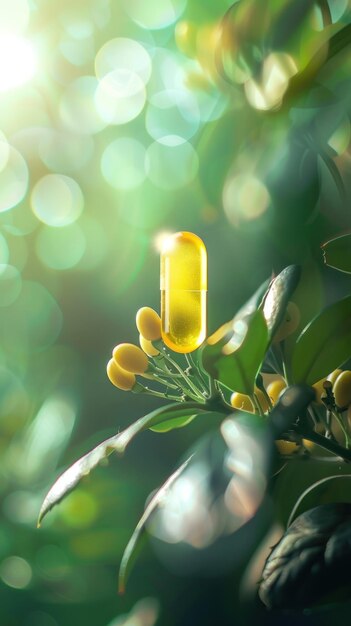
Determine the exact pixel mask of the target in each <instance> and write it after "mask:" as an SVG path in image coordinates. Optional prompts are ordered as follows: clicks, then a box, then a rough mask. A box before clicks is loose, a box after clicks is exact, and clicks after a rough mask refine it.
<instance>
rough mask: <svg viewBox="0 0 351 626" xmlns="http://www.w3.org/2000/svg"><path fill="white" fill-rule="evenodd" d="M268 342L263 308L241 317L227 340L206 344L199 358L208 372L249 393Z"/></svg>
mask: <svg viewBox="0 0 351 626" xmlns="http://www.w3.org/2000/svg"><path fill="white" fill-rule="evenodd" d="M267 345H268V330H267V325H266V322H265V319H264V317H263V313H262V311H260V310H258V311H255V312H254V313H253V314H252V315H251V317H250V318H248V319H246V321H243V320H240V323H238V324H237V325H236V330H235V332H233V334H232V337H231V338H230V340H229V341H228V342H227V343H226V344H225V345H223V343H222V342H219V343H217V344H214V345H206V346H205V347H204V348H203V350H202V362H203V365H204V367H205V369H206V371H207V372H209V374H211V375H212V376H213V377H214V378H215V379H217V380H219V381H220V382H221V383H223V384H224V385H226V386H227V387H229V388H230V389H233V390H235V391H238V392H240V393H245V394H248V395H250V394H252V393H253V389H254V385H255V380H256V376H257V374H258V372H259V369H260V367H261V364H262V361H263V358H264V355H265V353H266V349H267Z"/></svg>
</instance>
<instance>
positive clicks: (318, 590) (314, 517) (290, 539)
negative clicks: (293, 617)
mask: <svg viewBox="0 0 351 626" xmlns="http://www.w3.org/2000/svg"><path fill="white" fill-rule="evenodd" d="M350 559H351V504H350V503H337V504H324V505H321V506H317V507H316V508H314V509H311V510H309V511H307V512H306V513H303V514H302V515H300V516H299V517H298V518H297V519H296V520H295V521H294V522H293V523H292V524H291V526H290V527H289V528H288V530H287V531H286V533H285V534H284V536H283V537H282V539H281V540H280V541H279V543H278V544H277V545H276V546H275V547H274V548H273V550H272V552H271V554H270V556H269V557H268V559H267V561H266V564H265V567H264V570H263V574H262V580H261V584H260V588H259V596H260V598H261V600H262V602H264V604H265V605H266V606H267V607H269V608H271V609H302V608H304V607H309V606H312V605H314V604H316V603H322V602H323V601H325V600H327V599H329V596H330V594H331V593H332V592H335V591H337V590H339V589H344V588H345V587H347V586H349V585H350V586H351V568H350Z"/></svg>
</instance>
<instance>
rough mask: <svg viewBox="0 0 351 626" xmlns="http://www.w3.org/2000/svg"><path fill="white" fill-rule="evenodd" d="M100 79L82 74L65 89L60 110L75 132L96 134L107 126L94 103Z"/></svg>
mask: <svg viewBox="0 0 351 626" xmlns="http://www.w3.org/2000/svg"><path fill="white" fill-rule="evenodd" d="M98 85H99V83H98V81H97V79H96V78H95V77H94V76H80V77H79V78H77V79H76V80H74V81H73V82H71V83H70V84H69V85H68V87H67V88H66V90H65V91H64V93H63V95H62V98H61V101H60V105H59V112H60V116H61V119H62V121H63V123H64V124H65V126H66V127H67V128H69V129H70V130H73V131H74V132H75V133H81V134H83V135H84V134H88V135H90V134H95V133H98V132H100V131H101V130H102V129H103V128H105V126H106V121H105V120H104V119H103V118H102V117H101V115H99V113H98V112H97V110H96V107H95V104H94V98H95V94H96V90H97V88H98Z"/></svg>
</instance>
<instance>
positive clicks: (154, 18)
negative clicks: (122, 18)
mask: <svg viewBox="0 0 351 626" xmlns="http://www.w3.org/2000/svg"><path fill="white" fill-rule="evenodd" d="M185 7H186V0H157V2H141V1H140V0H123V8H124V10H125V11H126V13H127V14H128V15H129V17H130V18H131V19H132V20H133V21H134V22H135V23H136V24H138V25H139V26H141V27H142V28H146V29H151V30H158V29H160V28H165V27H166V26H169V25H170V24H173V23H174V22H175V21H176V20H177V19H178V18H179V17H180V15H181V14H182V13H183V11H184V9H185Z"/></svg>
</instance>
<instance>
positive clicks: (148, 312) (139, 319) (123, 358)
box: [107, 307, 161, 391]
mask: <svg viewBox="0 0 351 626" xmlns="http://www.w3.org/2000/svg"><path fill="white" fill-rule="evenodd" d="M136 325H137V329H138V331H139V333H140V335H139V341H140V346H141V347H140V348H139V346H136V345H134V344H132V343H120V344H119V345H118V346H116V347H115V348H114V349H113V352H112V359H110V360H109V362H108V364H107V375H108V377H109V379H110V381H111V383H112V384H113V385H115V387H118V389H122V390H123V391H130V390H133V388H134V387H135V386H136V375H140V376H144V377H145V378H148V377H152V372H151V371H150V370H151V367H150V364H149V360H148V356H149V357H154V356H157V355H158V354H159V350H157V348H155V347H154V346H153V344H152V341H156V340H159V339H160V338H161V319H160V316H159V315H158V314H157V313H156V311H154V310H153V309H151V308H150V307H142V308H141V309H139V311H138V312H137V315H136Z"/></svg>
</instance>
